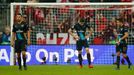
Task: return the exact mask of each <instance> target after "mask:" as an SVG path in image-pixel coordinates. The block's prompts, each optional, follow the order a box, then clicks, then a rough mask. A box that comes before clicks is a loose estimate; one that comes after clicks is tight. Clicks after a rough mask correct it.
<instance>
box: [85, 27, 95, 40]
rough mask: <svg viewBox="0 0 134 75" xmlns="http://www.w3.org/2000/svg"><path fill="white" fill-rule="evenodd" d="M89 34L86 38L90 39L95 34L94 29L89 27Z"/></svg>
mask: <svg viewBox="0 0 134 75" xmlns="http://www.w3.org/2000/svg"><path fill="white" fill-rule="evenodd" d="M87 32H88V34H86V38H89V37H90V36H91V35H92V34H93V28H91V27H88V31H87Z"/></svg>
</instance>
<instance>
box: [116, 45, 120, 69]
mask: <svg viewBox="0 0 134 75" xmlns="http://www.w3.org/2000/svg"><path fill="white" fill-rule="evenodd" d="M116 56H117V59H116V60H117V64H116V65H117V70H118V69H120V46H118V45H116Z"/></svg>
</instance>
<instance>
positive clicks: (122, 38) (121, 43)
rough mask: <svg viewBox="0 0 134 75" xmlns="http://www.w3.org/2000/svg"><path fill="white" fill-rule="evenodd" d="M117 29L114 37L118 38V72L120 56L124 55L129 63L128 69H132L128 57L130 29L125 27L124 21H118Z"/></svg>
mask: <svg viewBox="0 0 134 75" xmlns="http://www.w3.org/2000/svg"><path fill="white" fill-rule="evenodd" d="M116 24H117V28H118V29H114V35H115V36H116V38H117V39H116V41H117V42H116V55H117V68H116V69H117V70H119V69H120V54H121V53H122V55H123V58H125V59H126V61H127V62H128V69H131V62H130V60H129V57H128V56H127V38H128V36H129V34H128V28H127V27H125V26H124V24H123V21H122V19H117V20H116Z"/></svg>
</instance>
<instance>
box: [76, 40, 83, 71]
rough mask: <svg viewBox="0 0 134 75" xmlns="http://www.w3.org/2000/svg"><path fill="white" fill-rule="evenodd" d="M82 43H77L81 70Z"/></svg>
mask: <svg viewBox="0 0 134 75" xmlns="http://www.w3.org/2000/svg"><path fill="white" fill-rule="evenodd" d="M81 43H82V42H81V41H77V42H76V49H77V50H78V59H79V65H80V68H82V67H83V66H82V60H83V59H82V44H81Z"/></svg>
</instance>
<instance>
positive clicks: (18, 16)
mask: <svg viewBox="0 0 134 75" xmlns="http://www.w3.org/2000/svg"><path fill="white" fill-rule="evenodd" d="M16 21H17V22H20V21H22V15H21V14H20V13H19V14H17V15H16Z"/></svg>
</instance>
